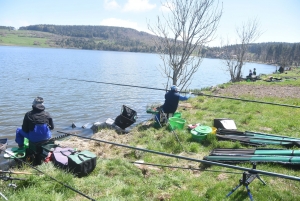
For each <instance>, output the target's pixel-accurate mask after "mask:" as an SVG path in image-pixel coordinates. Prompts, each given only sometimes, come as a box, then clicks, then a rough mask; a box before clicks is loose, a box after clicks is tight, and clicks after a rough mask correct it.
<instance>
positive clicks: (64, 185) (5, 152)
mask: <svg viewBox="0 0 300 201" xmlns="http://www.w3.org/2000/svg"><path fill="white" fill-rule="evenodd" d="M2 151H4V152H5V153H6V154H8V155H9V156H12V157H13V158H14V159H17V160H18V161H20V162H22V163H24V164H26V165H28V166H29V167H31V168H32V169H34V170H36V171H38V172H39V173H42V174H44V175H45V176H47V177H49V178H50V179H52V180H54V181H56V182H57V183H59V184H61V185H63V186H65V187H67V188H69V189H71V190H72V191H74V192H76V193H78V194H80V195H82V196H84V197H85V198H87V199H89V200H93V201H96V200H95V199H93V198H91V197H89V196H87V195H85V194H84V193H82V192H80V191H78V190H76V189H74V188H73V187H71V186H69V185H67V184H64V183H63V182H61V181H58V180H57V179H55V178H54V177H52V176H50V175H48V174H46V173H45V172H43V171H41V170H39V169H38V168H36V167H33V166H32V165H30V164H29V163H27V162H25V161H23V160H21V159H19V158H16V157H14V155H12V154H11V153H9V152H7V151H6V150H2Z"/></svg>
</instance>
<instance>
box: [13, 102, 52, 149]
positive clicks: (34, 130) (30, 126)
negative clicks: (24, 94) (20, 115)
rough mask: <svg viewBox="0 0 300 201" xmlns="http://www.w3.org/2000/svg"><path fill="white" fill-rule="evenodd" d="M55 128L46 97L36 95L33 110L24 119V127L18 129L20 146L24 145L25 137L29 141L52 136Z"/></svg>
mask: <svg viewBox="0 0 300 201" xmlns="http://www.w3.org/2000/svg"><path fill="white" fill-rule="evenodd" d="M53 129H54V124H53V120H52V117H51V116H50V114H49V113H48V112H46V111H45V106H44V99H43V98H42V97H36V98H35V99H34V100H33V102H32V110H31V111H29V112H27V113H26V114H25V116H24V119H23V124H22V128H17V130H16V139H15V141H16V143H18V146H19V148H23V146H24V137H25V138H27V139H28V140H29V142H40V141H43V140H47V139H50V138H51V135H52V133H51V130H53Z"/></svg>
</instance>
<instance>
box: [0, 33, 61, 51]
mask: <svg viewBox="0 0 300 201" xmlns="http://www.w3.org/2000/svg"><path fill="white" fill-rule="evenodd" d="M57 38H63V37H62V36H58V35H55V34H51V33H46V32H40V31H27V30H26V31H24V30H23V31H22V30H18V31H8V30H1V29H0V45H7V46H23V47H57V46H56V45H55V40H54V39H57Z"/></svg>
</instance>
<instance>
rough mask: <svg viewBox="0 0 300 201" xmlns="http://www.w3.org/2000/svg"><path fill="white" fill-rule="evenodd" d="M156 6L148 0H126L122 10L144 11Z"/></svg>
mask: <svg viewBox="0 0 300 201" xmlns="http://www.w3.org/2000/svg"><path fill="white" fill-rule="evenodd" d="M155 7H156V4H150V3H149V0H128V2H127V3H126V4H125V6H124V8H123V11H124V12H131V11H133V12H144V11H148V10H152V9H153V8H155Z"/></svg>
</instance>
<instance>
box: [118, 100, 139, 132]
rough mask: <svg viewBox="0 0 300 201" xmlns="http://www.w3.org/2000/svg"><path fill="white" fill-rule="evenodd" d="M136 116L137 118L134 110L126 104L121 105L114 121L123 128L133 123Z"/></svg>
mask: <svg viewBox="0 0 300 201" xmlns="http://www.w3.org/2000/svg"><path fill="white" fill-rule="evenodd" d="M136 118H137V113H136V111H134V110H133V109H131V108H129V107H127V106H126V105H123V107H122V110H121V114H120V115H119V116H117V118H116V120H115V122H114V123H115V124H116V125H117V126H119V127H120V128H121V129H123V130H124V129H125V128H127V127H128V126H131V125H132V124H133V123H135V122H136Z"/></svg>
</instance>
